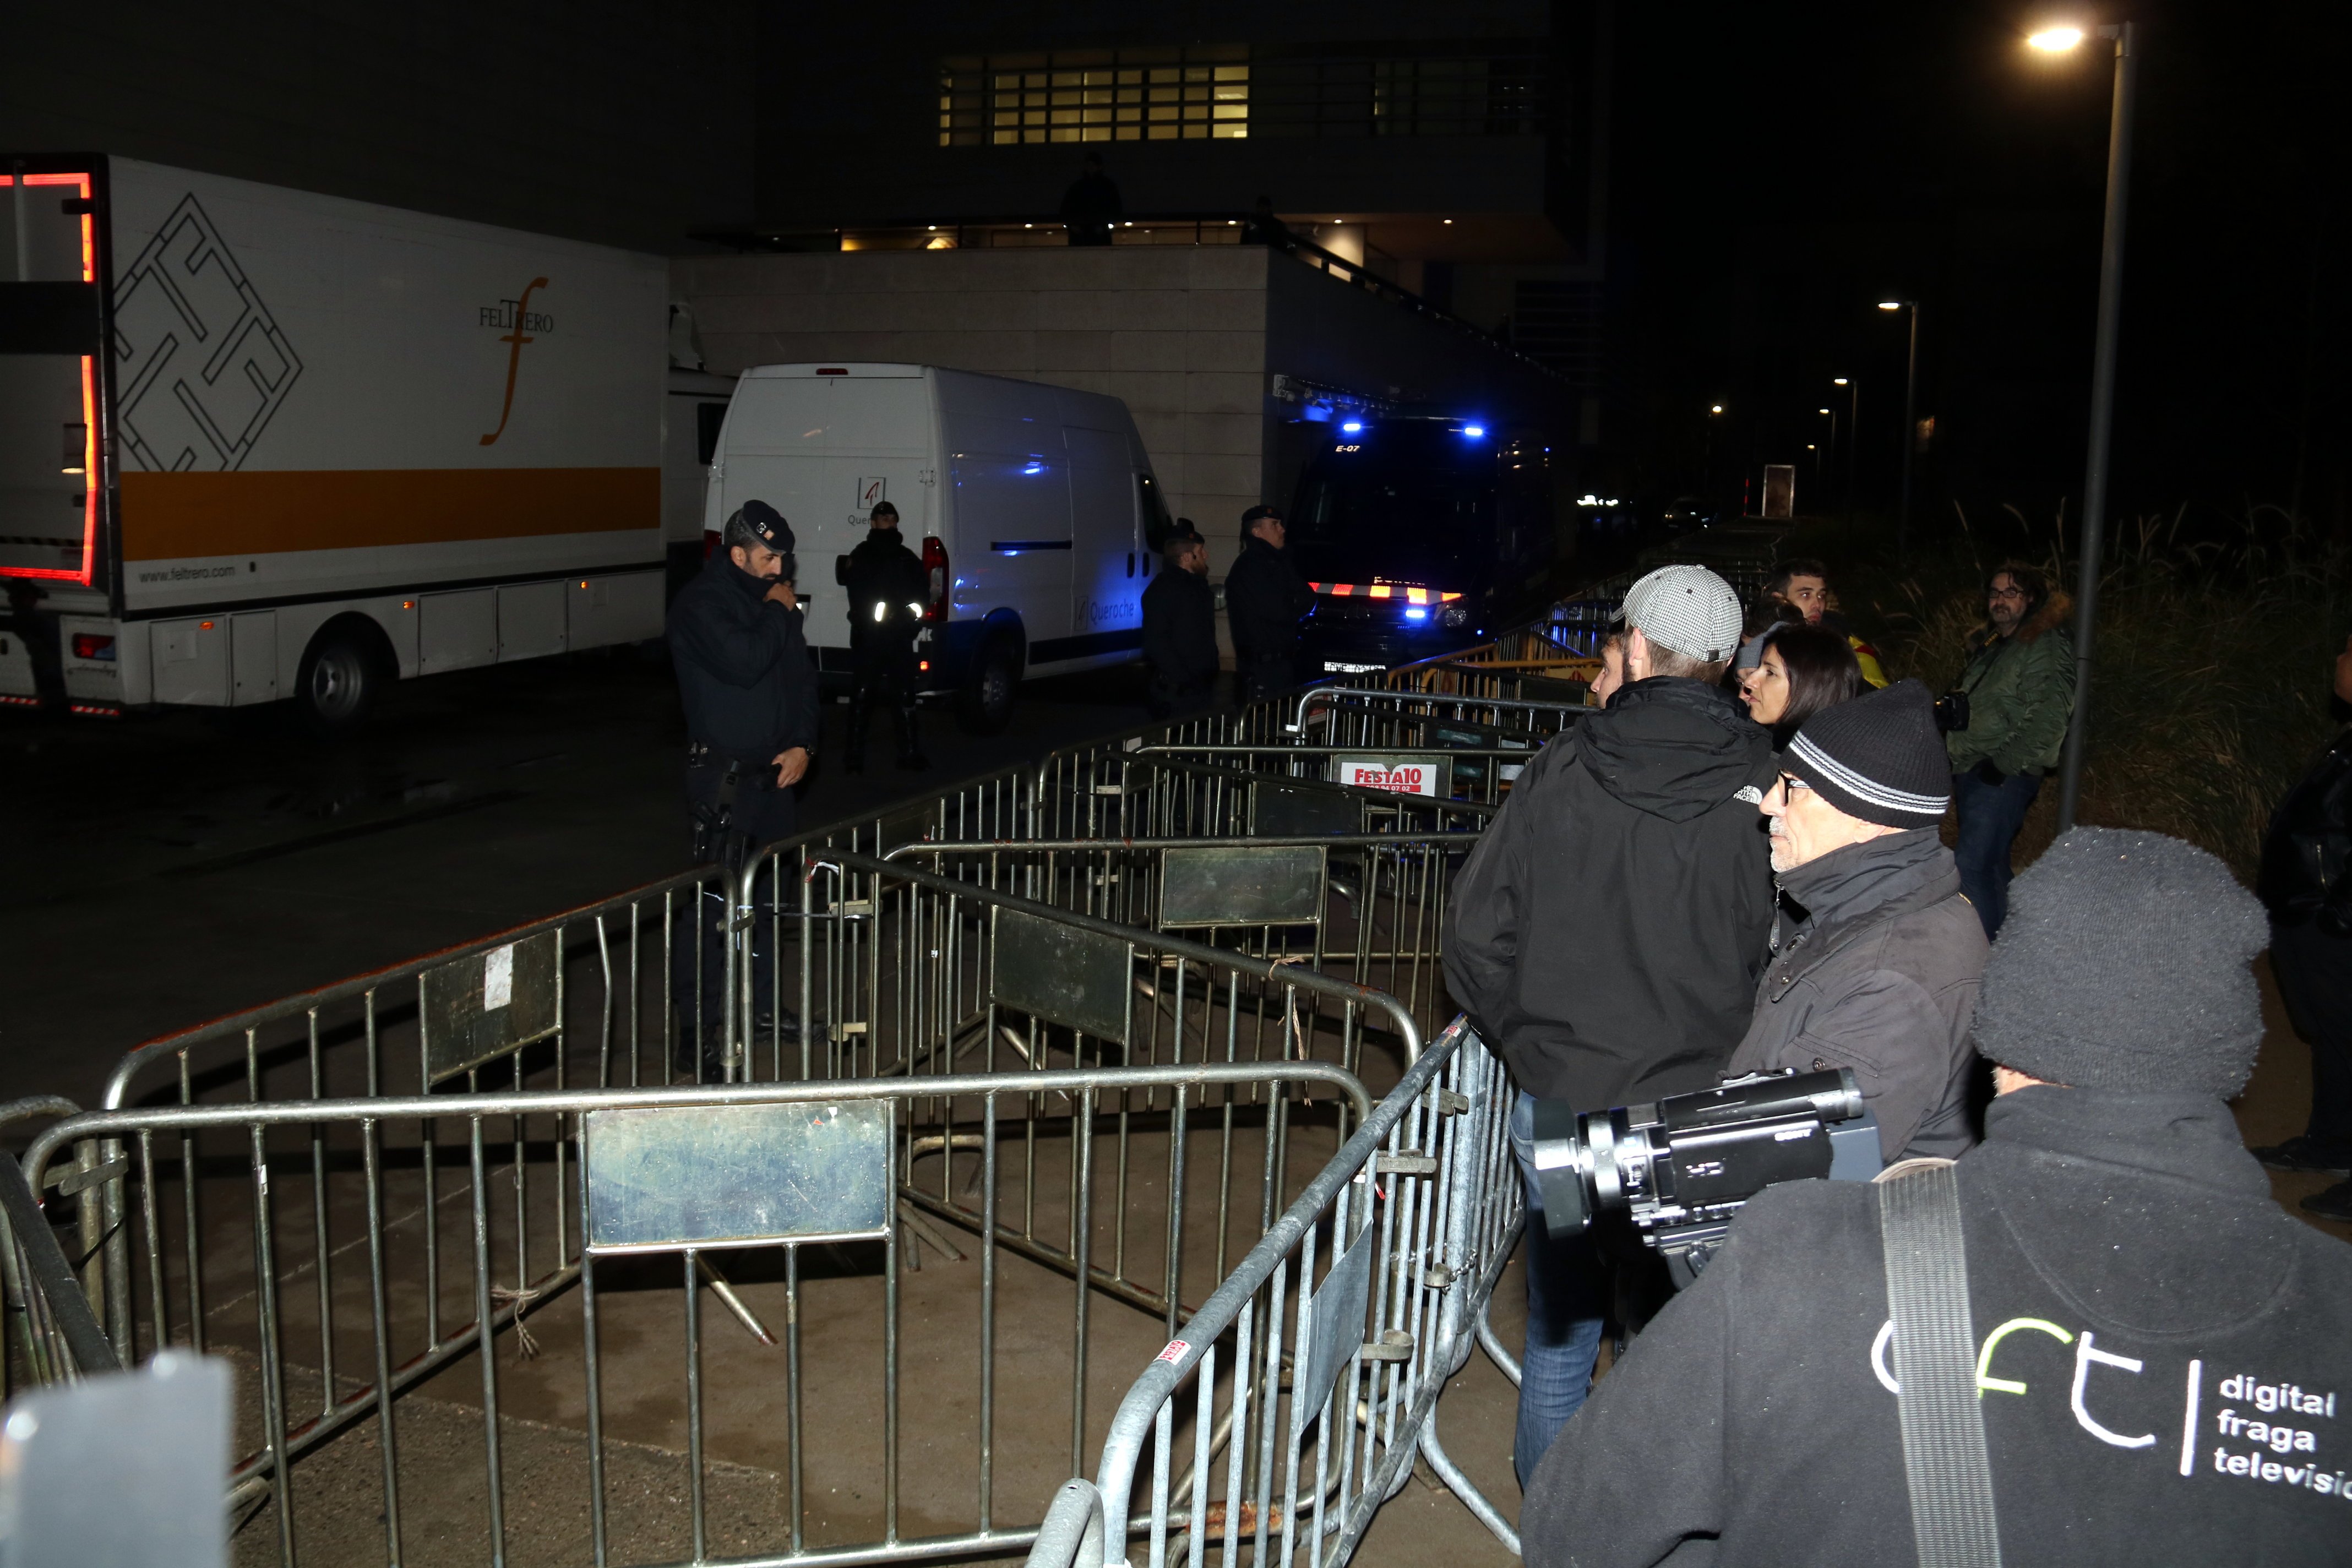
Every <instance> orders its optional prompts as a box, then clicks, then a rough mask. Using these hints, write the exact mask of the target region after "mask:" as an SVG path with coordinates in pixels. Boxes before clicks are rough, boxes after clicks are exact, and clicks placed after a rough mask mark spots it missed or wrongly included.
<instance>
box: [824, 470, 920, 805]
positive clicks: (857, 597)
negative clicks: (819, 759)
mask: <svg viewBox="0 0 2352 1568" xmlns="http://www.w3.org/2000/svg"><path fill="white" fill-rule="evenodd" d="M866 521H867V523H868V525H869V526H868V528H867V531H866V537H865V538H864V539H862V540H860V541H858V543H857V548H856V549H855V550H853V551H851V552H849V565H848V569H847V570H846V571H845V572H844V573H843V574H842V579H841V580H842V583H843V584H844V585H845V586H846V587H847V588H848V590H849V654H850V659H851V661H852V668H853V669H854V671H855V675H854V678H853V679H854V684H853V685H852V686H851V688H850V691H849V738H848V741H847V742H846V743H845V744H844V746H843V747H842V766H843V767H845V768H846V769H847V770H848V771H849V772H851V773H864V772H865V771H866V725H867V724H868V723H869V722H870V721H872V718H873V714H874V705H875V704H876V703H877V702H878V701H887V702H888V703H889V704H890V722H891V724H892V725H893V726H894V727H895V728H896V729H897V731H898V765H899V766H900V767H902V768H909V769H919V768H928V767H929V766H930V765H931V763H930V759H929V758H928V757H926V756H924V755H923V748H922V746H921V745H920V743H919V742H918V741H917V740H916V738H915V686H916V681H917V679H918V677H919V673H920V672H919V668H917V660H916V658H915V638H916V637H918V636H919V635H920V634H921V632H922V629H923V605H924V602H925V601H926V600H928V599H929V597H930V578H929V574H927V573H926V572H925V571H924V570H923V562H922V558H921V557H920V556H919V555H917V554H916V553H915V552H913V551H911V550H909V549H908V548H907V542H906V541H905V540H904V539H902V538H900V537H899V536H898V508H897V507H895V506H892V505H891V504H890V503H889V502H888V501H887V500H886V501H880V502H877V504H876V506H875V508H874V510H873V512H872V513H871V514H870V515H869V516H868V518H867V519H866Z"/></svg>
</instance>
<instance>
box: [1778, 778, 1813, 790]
mask: <svg viewBox="0 0 2352 1568" xmlns="http://www.w3.org/2000/svg"><path fill="white" fill-rule="evenodd" d="M1812 787H1813V786H1812V785H1811V784H1807V783H1806V782H1805V781H1804V780H1802V779H1801V778H1799V777H1798V776H1797V775H1796V774H1794V773H1782V774H1781V775H1780V788H1781V790H1782V792H1783V793H1785V794H1788V795H1794V794H1796V793H1797V792H1798V791H1799V790H1806V789H1811V788H1812Z"/></svg>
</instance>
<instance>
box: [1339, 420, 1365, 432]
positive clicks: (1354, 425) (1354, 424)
mask: <svg viewBox="0 0 2352 1568" xmlns="http://www.w3.org/2000/svg"><path fill="white" fill-rule="evenodd" d="M1339 428H1340V429H1342V430H1344V431H1346V432H1347V433H1348V434H1349V435H1350V436H1353V435H1357V434H1359V433H1360V432H1361V431H1362V429H1363V428H1364V422H1363V421H1362V420H1360V419H1350V420H1349V421H1348V422H1347V423H1346V424H1345V425H1342V426H1339Z"/></svg>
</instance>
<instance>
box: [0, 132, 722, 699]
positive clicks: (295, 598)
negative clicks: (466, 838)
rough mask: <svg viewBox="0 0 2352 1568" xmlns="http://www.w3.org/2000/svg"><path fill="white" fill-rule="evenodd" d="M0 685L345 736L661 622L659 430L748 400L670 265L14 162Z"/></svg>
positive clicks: (231, 188)
mask: <svg viewBox="0 0 2352 1568" xmlns="http://www.w3.org/2000/svg"><path fill="white" fill-rule="evenodd" d="M0 226H5V241H0V278H13V279H14V280H13V281H10V282H0V586H5V588H7V589H8V591H9V595H8V596H9V607H10V611H11V613H10V615H9V616H7V619H6V621H5V623H0V702H16V703H31V702H35V701H37V700H39V699H40V696H41V695H42V693H43V690H44V686H45V684H47V686H48V688H49V691H48V694H49V695H51V696H54V695H55V694H56V688H57V687H58V685H61V687H62V693H63V695H64V697H65V698H67V699H68V700H69V701H70V703H71V705H72V707H73V709H74V710H76V711H79V712H85V713H92V714H113V713H120V712H121V711H122V710H125V709H131V708H140V707H143V706H147V705H151V704H174V703H184V704H195V705H200V706H237V705H243V704H247V703H260V702H271V701H277V700H286V699H289V698H290V699H291V700H294V701H295V702H297V703H298V704H299V705H300V707H301V709H302V710H303V712H304V715H305V717H306V718H307V719H308V720H309V721H311V722H312V723H313V724H314V725H315V726H316V727H319V728H320V729H322V730H328V731H332V730H337V729H341V728H345V727H348V726H350V725H352V724H355V723H356V722H358V721H359V720H360V719H361V718H362V716H363V715H364V714H365V712H366V711H367V709H368V707H369V704H370V702H371V700H373V697H374V695H375V693H376V692H377V690H378V689H379V688H380V685H381V683H383V681H385V680H388V679H395V678H407V677H411V676H418V675H430V674H435V673H437V672H440V671H443V670H452V669H463V668H468V667H471V666H478V665H486V664H490V663H495V662H499V661H503V660H509V659H519V658H535V657H540V656H543V655H548V654H554V653H561V652H563V651H566V650H568V649H575V648H583V647H598V646H602V645H610V644H617V643H626V642H633V641H636V640H640V639H643V638H647V637H658V636H659V635H660V633H661V629H662V615H663V605H664V603H665V593H664V578H665V562H666V556H667V550H668V547H669V544H670V542H669V541H667V540H666V538H665V530H664V527H663V513H664V500H665V496H664V484H663V467H664V445H665V439H666V429H665V422H666V419H667V416H668V413H669V405H672V404H676V405H677V407H678V410H679V411H680V413H681V414H682V415H683V416H686V417H688V418H692V417H693V416H694V413H695V409H694V405H695V404H697V403H701V402H715V401H721V400H723V397H724V384H715V385H707V384H696V385H695V386H694V387H693V388H692V390H693V391H694V392H695V393H696V394H697V395H696V396H693V397H690V398H677V397H673V396H672V395H670V394H671V391H672V383H671V380H670V374H671V373H670V370H669V357H668V338H669V329H668V324H667V318H668V315H669V310H668V283H667V262H666V261H665V260H664V258H660V257H657V256H647V255H637V254H634V253H631V252H627V251H623V250H615V249H612V248H609V247H602V246H594V245H585V244H580V243H577V242H573V241H570V240H562V239H551V238H547V237H541V236H538V235H531V234H524V233H519V232H516V231H512V230H508V229H500V228H493V227H489V226H485V225H481V224H476V223H467V222H461V221H458V220H457V219H452V218H443V217H434V216H426V215H424V214H420V213H415V212H406V211H402V210H399V209H395V208H391V207H384V206H378V205H370V204H367V203H362V202H356V201H347V200H343V199H341V198H337V197H333V196H325V195H314V194H311V193H308V192H302V191H293V190H285V189H280V188H278V187H274V186H269V185H261V184H252V183H249V182H247V181H242V180H232V179H226V178H221V177H218V176H215V175H210V174H194V173H190V172H188V171H185V170H180V169H172V168H165V167H163V166H160V165H157V164H153V163H141V162H138V161H135V160H132V159H129V158H119V157H89V156H83V157H34V156H26V157H22V158H10V157H7V156H5V155H0ZM12 251H13V262H14V270H13V272H12V271H11V270H10V265H11V260H12V257H11V252H12ZM710 380H711V381H712V382H715V378H710ZM704 418H705V419H706V421H708V419H709V416H704ZM711 423H715V422H711ZM670 510H671V511H672V513H673V515H675V514H677V512H678V511H679V510H682V509H681V508H680V507H679V506H678V505H677V500H675V499H673V500H672V505H671V508H670ZM694 510H696V511H698V510H699V509H698V508H696V509H694ZM687 521H688V526H689V527H690V526H691V525H692V523H693V522H698V521H699V519H698V517H694V518H692V519H690V520H687ZM685 543H687V544H688V546H689V548H697V549H698V541H695V540H693V539H692V538H691V537H689V539H688V541H685ZM50 650H54V655H53V662H50V663H49V667H48V668H46V669H44V668H42V666H43V664H44V662H45V660H47V659H49V658H51V655H50Z"/></svg>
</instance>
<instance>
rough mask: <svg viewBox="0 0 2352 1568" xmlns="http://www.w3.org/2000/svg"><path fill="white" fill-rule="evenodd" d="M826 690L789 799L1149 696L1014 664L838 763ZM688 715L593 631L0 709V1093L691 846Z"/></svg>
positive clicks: (1129, 686)
mask: <svg viewBox="0 0 2352 1568" xmlns="http://www.w3.org/2000/svg"><path fill="white" fill-rule="evenodd" d="M847 711H848V710H847V709H846V708H845V707H844V706H842V705H840V704H838V703H829V704H828V705H827V706H826V708H825V710H824V745H823V748H822V750H821V754H820V758H819V761H818V763H817V766H816V769H815V770H814V774H813V776H812V777H811V779H810V781H809V783H808V784H806V785H805V786H804V788H803V794H802V798H801V804H800V813H801V822H802V825H803V826H804V827H813V826H822V825H824V824H825V823H828V822H831V821H834V820H836V819H839V818H843V817H847V816H856V815H858V814H859V813H861V812H865V813H870V812H871V811H872V809H873V808H874V807H875V806H876V805H881V804H884V803H887V802H888V801H890V800H892V799H896V798H899V797H903V796H909V795H918V794H920V793H922V792H925V791H929V790H934V789H937V788H939V787H940V785H942V784H946V783H950V782H952V781H954V780H956V779H960V778H966V777H970V776H972V775H974V774H981V773H990V772H993V771H995V770H997V769H1000V768H1003V767H1006V766H1009V765H1011V764H1012V763H1015V762H1019V761H1022V760H1024V759H1027V758H1032V757H1035V756H1037V755H1039V754H1040V753H1042V752H1045V751H1047V750H1050V749H1051V748H1053V747H1055V746H1058V745H1063V744H1066V743H1068V742H1075V741H1080V740H1084V739H1087V738H1088V737H1091V736H1096V735H1101V734H1105V733H1108V732H1111V731H1117V730H1118V729H1121V728H1124V727H1126V726H1128V725H1131V724H1135V723H1139V722H1140V721H1142V719H1143V717H1144V713H1143V686H1142V678H1141V674H1140V670H1139V667H1134V666H1129V667H1124V668H1114V669H1108V670H1099V671H1093V672H1088V673H1086V674H1081V675H1075V676H1061V677H1055V678H1053V679H1045V680H1036V681H1031V682H1029V683H1028V684H1027V685H1025V686H1024V687H1023V689H1022V693H1021V700H1020V701H1019V702H1018V704H1016V707H1015V710H1014V714H1013V721H1012V723H1011V724H1010V725H1009V726H1008V727H1007V728H1006V730H1005V731H1003V733H1001V734H998V735H993V736H987V737H973V736H970V735H966V734H964V733H963V732H962V731H961V729H960V728H959V727H958V726H957V724H956V722H955V721H954V718H953V716H952V714H951V713H950V712H949V711H948V710H946V709H945V708H943V707H939V708H934V707H926V708H925V709H924V710H923V711H922V713H921V715H920V724H921V731H922V739H923V743H924V745H925V747H926V749H927V750H928V752H929V756H930V759H931V762H932V764H933V765H932V768H931V770H930V771H929V772H928V773H908V772H902V771H900V770H898V768H896V767H895V766H894V765H893V750H894V748H893V746H892V744H891V742H890V738H889V724H888V722H887V719H886V718H884V717H883V716H881V715H877V723H876V724H875V726H874V728H875V730H876V731H877V733H875V734H874V735H873V736H872V737H871V738H870V739H869V741H868V744H867V748H866V750H867V759H866V761H867V771H866V773H864V774H862V775H851V774H849V773H846V772H845V769H844V768H843V767H842V765H841V763H842V757H841V747H842V741H843V731H844V729H845V719H846V715H847ZM685 745H686V728H685V723H684V721H683V719H682V717H681V715H680V711H679V708H678V700H677V687H676V684H675V682H674V681H673V679H672V678H671V675H670V671H669V668H668V666H667V662H666V661H665V660H664V659H662V658H660V657H659V656H658V655H656V654H649V653H646V652H643V651H639V650H634V649H611V650H598V651H596V652H592V653H582V654H575V655H570V656H566V657H562V658H549V659H535V660H531V661H529V662H526V663H518V664H512V665H505V666H495V667H492V668H487V669H478V670H468V671H464V672H460V673H455V674H449V675H442V676H436V677H432V678H430V679H423V680H413V681H405V682H402V683H399V684H397V685H395V686H394V687H393V688H391V689H389V690H388V691H387V692H386V694H385V697H384V700H383V702H382V704H381V705H380V706H379V707H378V709H377V710H376V711H375V713H374V714H373V716H372V718H371V720H370V721H369V723H368V724H367V726H366V727H365V729H364V730H362V731H361V732H360V733H359V734H358V735H356V736H355V737H353V738H352V739H351V740H349V741H347V742H341V743H327V742H320V741H318V740H315V739H313V738H312V737H310V735H308V734H307V733H305V732H304V731H302V729H301V728H300V726H299V724H297V723H296V722H295V721H294V718H293V716H292V714H291V713H290V711H289V710H288V709H287V707H286V706H285V705H283V704H278V705H272V706H269V707H263V708H249V709H213V710H205V709H181V710H171V711H166V712H163V713H158V714H153V715H145V716H139V715H134V716H131V717H128V718H125V719H121V720H119V721H105V720H89V719H66V718H62V717H56V718H52V717H47V716H41V715H34V714H26V713H19V712H16V711H5V712H0V824H5V831H4V832H0V845H5V860H0V866H5V869H0V1099H13V1098H15V1097H16V1096H19V1095H27V1094H62V1095H64V1096H66V1097H67V1098H68V1099H71V1100H76V1101H77V1102H79V1103H83V1104H88V1103H91V1102H92V1101H93V1100H94V1097H95V1096H96V1095H97V1094H98V1092H99V1089H100V1085H101V1084H102V1083H103V1082H104V1079H105V1076H106V1072H107V1069H108V1068H110V1066H111V1065H112V1063H113V1062H114V1061H115V1059H116V1058H119V1057H121V1055H122V1054H123V1053H124V1052H125V1051H128V1050H130V1049H131V1047H134V1046H136V1045H138V1044H139V1043H140V1042H142V1040H147V1039H152V1038H153V1037H156V1036H158V1035H162V1034H165V1033H168V1032H171V1031H174V1030H177V1029H181V1028H184V1027H186V1026H190V1025H193V1024H196V1023H200V1022H202V1021H204V1020H205V1019H208V1018H214V1017H218V1016H222V1015H224V1014H226V1013H232V1012H236V1011H238V1010H240V1009H243V1008H246V1007H250V1006H255V1005H259V1004H262V1003H266V1002H268V1001H271V1000H274V999H275V998H277V997H279V996H284V995H288V994H292V993H295V992H298V991H302V990H307V989H309V988H311V987H313V986H317V985H321V984H328V983H330V982H332V981H335V980H338V979H341V978H342V977H344V976H346V975H350V974H355V973H363V972H365V971H367V970H370V969H373V968H378V967H381V966H383V965H385V964H390V963H399V962H401V961H402V960H404V959H408V958H412V957H415V956H416V955H418V954H420V953H425V952H434V951H436V950H437V949H439V948H443V947H446V946H448V945H450V944H452V943H455V942H465V941H467V940H470V939H472V938H475V937H479V936H484V935H488V934H489V933H492V932H495V931H502V930H505V929H506V928H508V927H510V926H513V925H517V924H520V923H521V922H523V921H530V920H536V919H539V918H541V917H542V916H545V915H550V914H553V913H555V912H557V911H559V910H564V909H568V908H572V907H573V906H576V905H579V904H583V903H586V902H589V901H591V900H596V899H600V898H604V897H607V896H609V895H612V894H614V893H618V892H621V891H623V890H625V889H629V888H632V887H635V886H638V885H640V884H643V883H646V882H648V881H651V880H653V879H656V878H659V877H663V876H667V875H668V874H670V873H672V872H675V871H677V870H680V869H683V868H685V867H686V866H687V865H688V863H689V860H690V857H689V855H688V826H687V816H686V810H685V806H684V804H683V794H682V789H683V784H682V780H683V771H684V765H685V764H684V749H685Z"/></svg>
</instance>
